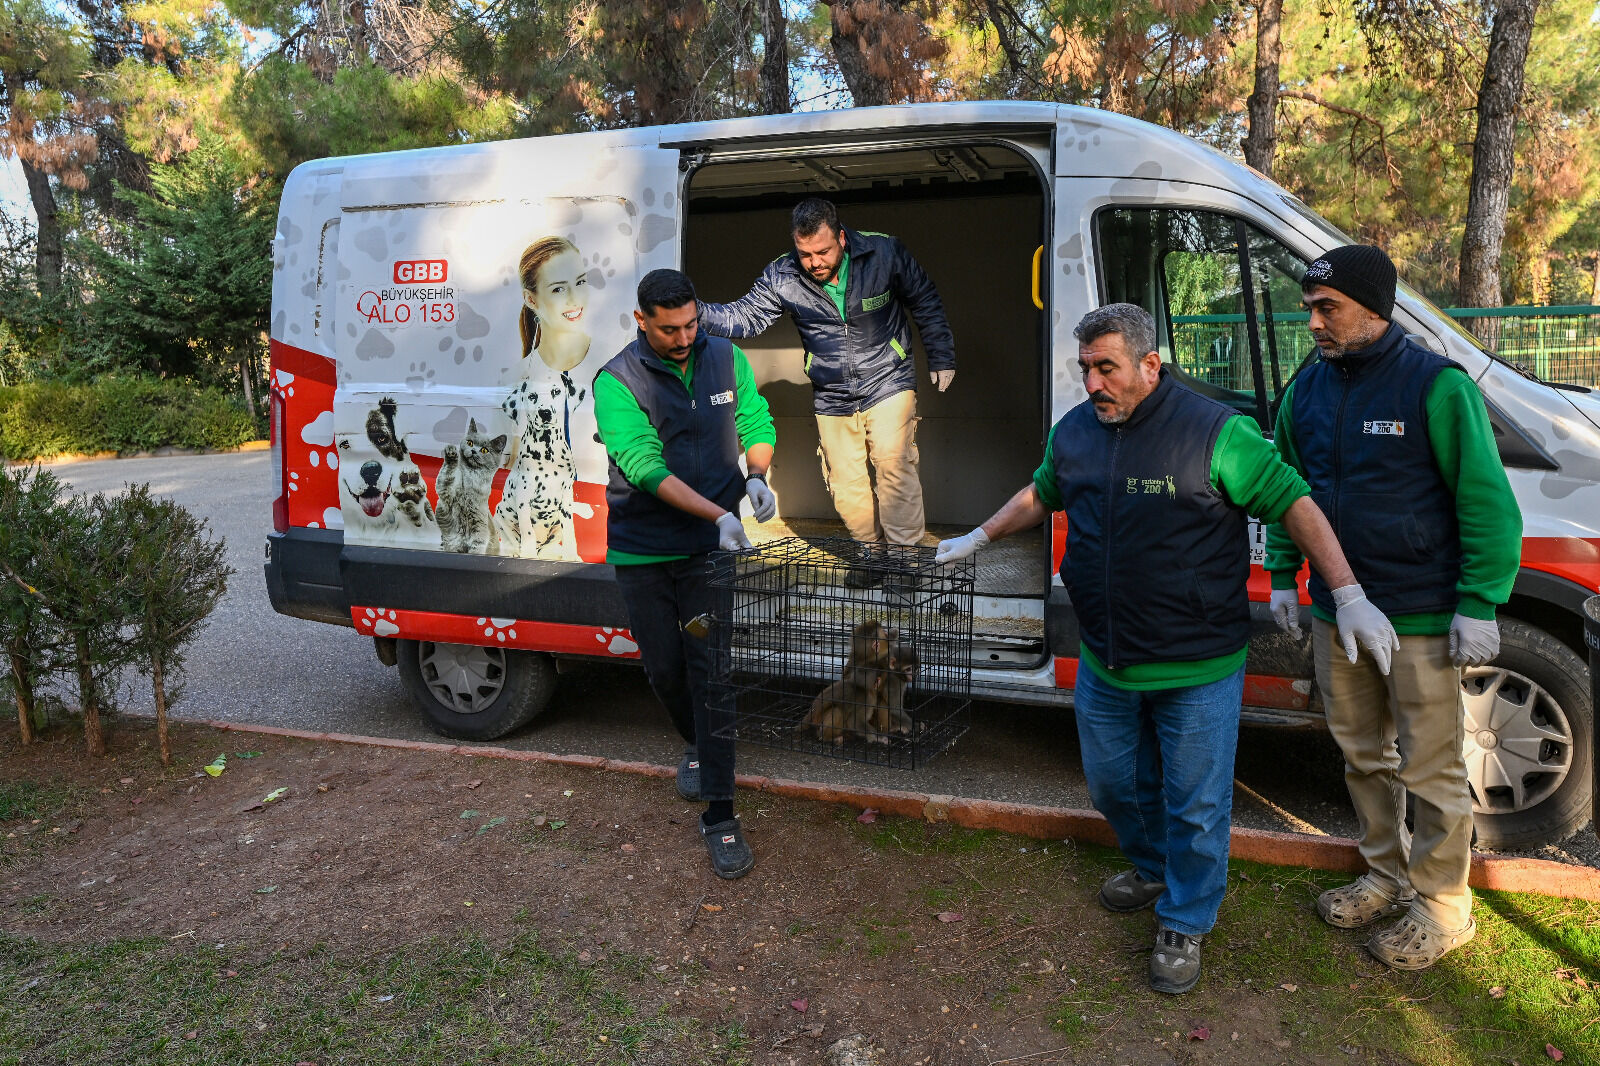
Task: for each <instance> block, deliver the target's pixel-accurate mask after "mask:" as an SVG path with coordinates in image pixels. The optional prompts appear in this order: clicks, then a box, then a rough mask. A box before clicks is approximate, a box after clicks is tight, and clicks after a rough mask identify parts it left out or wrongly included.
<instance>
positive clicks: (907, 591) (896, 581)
mask: <svg viewBox="0 0 1600 1066" xmlns="http://www.w3.org/2000/svg"><path fill="white" fill-rule="evenodd" d="M921 584H922V581H921V579H920V578H919V577H918V576H917V575H916V574H913V573H899V574H890V575H889V576H888V577H886V578H884V579H883V596H884V598H885V599H892V600H900V601H902V602H907V601H910V600H913V599H915V598H916V594H917V588H918V586H920V585H921Z"/></svg>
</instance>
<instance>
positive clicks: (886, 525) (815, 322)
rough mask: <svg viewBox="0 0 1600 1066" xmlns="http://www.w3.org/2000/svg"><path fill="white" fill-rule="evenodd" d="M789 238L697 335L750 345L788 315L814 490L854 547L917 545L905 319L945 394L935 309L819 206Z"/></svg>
mask: <svg viewBox="0 0 1600 1066" xmlns="http://www.w3.org/2000/svg"><path fill="white" fill-rule="evenodd" d="M792 230H793V232H792V234H791V236H792V237H793V239H794V252H793V253H792V254H785V255H781V256H779V257H778V258H777V259H774V260H773V261H772V262H771V263H770V264H769V265H768V266H767V268H766V269H765V270H764V271H762V272H761V276H760V277H759V278H757V279H756V282H755V284H754V285H753V286H752V287H751V289H750V291H749V292H748V293H746V294H745V295H744V296H741V297H740V298H739V299H737V300H735V301H734V302H732V303H728V304H713V303H702V304H701V305H700V315H701V320H702V322H703V323H704V327H705V331H706V332H707V333H710V334H712V335H713V336H717V337H735V338H737V337H753V336H755V335H756V334H758V333H760V332H761V331H762V330H764V329H766V328H767V327H768V326H770V325H772V323H773V322H774V321H776V320H777V318H778V317H779V316H780V315H782V314H783V313H784V312H786V311H787V312H788V313H789V314H790V316H791V317H792V318H793V319H794V325H795V329H796V330H798V331H799V333H800V341H801V343H802V344H804V345H805V351H806V356H805V372H806V376H807V377H809V378H810V379H811V386H812V399H813V405H814V407H815V410H816V415H817V435H818V438H819V439H820V441H821V445H822V476H823V481H824V482H825V483H826V484H827V486H828V490H829V491H830V492H831V493H832V494H833V506H834V508H835V509H836V510H837V511H838V512H839V517H840V519H842V520H843V521H844V524H845V528H846V529H847V530H848V531H849V533H850V536H851V538H852V539H854V540H857V541H861V542H864V543H868V544H873V543H882V542H883V541H885V540H887V541H888V542H889V543H890V544H917V543H918V542H920V541H921V539H922V537H923V535H924V533H925V532H926V527H925V524H924V518H923V508H922V480H921V475H920V474H919V472H918V469H917V444H916V429H917V368H916V360H914V359H912V358H911V319H913V318H915V320H916V323H917V329H918V331H919V332H920V333H921V334H922V343H923V345H925V346H926V348H927V350H928V369H929V373H930V375H931V376H932V378H933V384H934V386H935V387H937V388H938V390H939V391H940V392H943V391H944V390H945V389H947V388H949V387H950V382H951V381H953V380H954V379H955V376H956V356H955V341H954V338H952V337H951V335H950V323H949V322H948V321H947V320H946V318H945V314H944V305H943V304H941V303H940V302H939V294H938V292H937V291H936V290H935V289H934V287H933V282H931V281H929V280H928V275H927V274H926V273H924V272H923V270H922V267H921V266H919V265H918V264H917V261H916V260H915V259H913V258H912V257H911V253H910V252H908V251H907V250H906V247H905V245H903V244H901V243H900V241H899V240H898V239H897V238H895V237H891V236H889V235H888V234H885V233H869V232H865V231H860V230H853V229H846V228H845V227H844V226H843V225H841V224H840V222H839V214H838V212H837V211H836V210H835V209H834V206H833V204H831V203H829V202H828V201H827V200H820V199H816V198H812V199H809V200H802V201H801V202H800V203H798V204H796V205H795V208H794V213H793V216H792ZM908 312H909V314H908ZM869 461H870V462H871V464H872V470H873V472H874V473H875V474H876V475H877V495H876V498H874V495H873V485H872V481H871V480H870V479H869V477H868V472H867V464H868V462H869ZM880 578H881V574H880V573H879V572H878V570H877V569H876V568H874V567H865V566H864V567H857V568H855V569H853V570H852V571H851V573H850V575H849V576H848V577H847V579H846V580H847V583H849V584H850V585H852V586H858V587H860V586H868V585H872V584H876V583H877V581H878V580H880Z"/></svg>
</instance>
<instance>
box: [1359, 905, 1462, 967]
mask: <svg viewBox="0 0 1600 1066" xmlns="http://www.w3.org/2000/svg"><path fill="white" fill-rule="evenodd" d="M1477 935H1478V923H1477V922H1475V921H1473V920H1472V919H1471V918H1468V919H1467V924H1466V926H1465V928H1462V929H1458V930H1456V931H1455V932H1453V933H1449V932H1445V931H1444V930H1442V929H1440V928H1439V927H1438V926H1436V925H1434V924H1433V923H1432V922H1430V921H1426V920H1424V919H1421V918H1418V917H1417V916H1416V915H1414V914H1408V915H1406V916H1405V917H1404V918H1401V919H1400V920H1399V921H1398V922H1395V923H1394V924H1393V925H1391V926H1389V928H1387V929H1380V930H1378V931H1377V932H1376V933H1373V934H1372V937H1371V939H1369V940H1368V941H1367V950H1368V951H1370V952H1372V954H1373V957H1374V958H1376V959H1377V960H1378V961H1379V962H1382V963H1384V964H1386V965H1388V966H1391V967H1393V968H1394V969H1396V970H1426V969H1427V968H1428V967H1429V966H1432V965H1433V964H1434V963H1436V962H1438V961H1439V960H1440V959H1441V958H1443V957H1444V955H1445V953H1446V952H1449V951H1453V950H1455V949H1456V948H1458V947H1460V946H1461V945H1462V944H1465V943H1466V942H1467V941H1469V940H1471V939H1472V938H1473V937H1474V936H1477Z"/></svg>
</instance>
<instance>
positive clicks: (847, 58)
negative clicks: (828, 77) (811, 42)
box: [828, 0, 895, 107]
mask: <svg viewBox="0 0 1600 1066" xmlns="http://www.w3.org/2000/svg"><path fill="white" fill-rule="evenodd" d="M883 2H884V3H885V6H887V2H888V0H883ZM877 7H878V4H876V3H863V2H859V0H832V2H831V3H830V4H829V5H828V17H829V21H830V22H831V24H832V26H833V33H832V35H830V36H829V38H828V44H829V46H830V47H832V48H833V55H834V58H835V59H837V60H838V61H839V73H840V74H842V75H843V76H844V83H845V85H846V86H848V87H849V89H850V99H851V100H852V101H854V103H855V106H857V107H878V106H881V105H883V104H892V103H894V102H895V100H894V93H893V89H892V87H891V85H890V82H889V78H888V77H887V76H886V75H885V74H882V73H874V72H873V69H872V68H873V65H874V63H873V60H874V59H877V66H878V67H879V69H880V70H882V68H883V66H884V61H883V59H882V58H881V57H877V56H874V55H873V52H874V47H873V46H874V45H875V44H876V43H877V40H876V39H877V33H876V32H875V31H876V27H874V26H873V24H872V17H871V16H872V15H873V14H875V13H876V11H875V9H876V8H877Z"/></svg>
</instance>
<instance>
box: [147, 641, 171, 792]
mask: <svg viewBox="0 0 1600 1066" xmlns="http://www.w3.org/2000/svg"><path fill="white" fill-rule="evenodd" d="M150 687H151V688H152V689H154V691H155V698H156V738H157V739H158V740H160V742H161V765H162V766H171V765H172V741H171V739H170V738H169V737H168V736H167V684H166V679H165V676H164V675H163V673H162V670H161V656H159V655H152V656H150Z"/></svg>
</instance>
